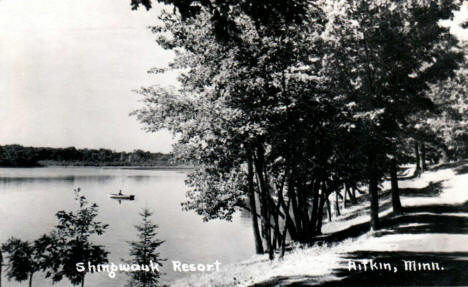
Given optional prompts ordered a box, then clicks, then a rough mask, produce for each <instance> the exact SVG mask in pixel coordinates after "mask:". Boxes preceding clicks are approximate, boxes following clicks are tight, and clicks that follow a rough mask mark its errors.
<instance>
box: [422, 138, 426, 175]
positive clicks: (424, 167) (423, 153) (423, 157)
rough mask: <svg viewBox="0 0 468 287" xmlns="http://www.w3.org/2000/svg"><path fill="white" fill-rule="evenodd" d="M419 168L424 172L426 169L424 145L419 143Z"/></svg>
mask: <svg viewBox="0 0 468 287" xmlns="http://www.w3.org/2000/svg"><path fill="white" fill-rule="evenodd" d="M421 168H422V171H423V172H425V171H426V170H427V165H426V145H425V144H424V142H423V143H421Z"/></svg>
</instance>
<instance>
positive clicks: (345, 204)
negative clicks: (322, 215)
mask: <svg viewBox="0 0 468 287" xmlns="http://www.w3.org/2000/svg"><path fill="white" fill-rule="evenodd" d="M343 194H344V198H343V209H345V208H346V206H347V201H348V191H347V190H346V187H345V186H344V187H343Z"/></svg>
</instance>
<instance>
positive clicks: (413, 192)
mask: <svg viewBox="0 0 468 287" xmlns="http://www.w3.org/2000/svg"><path fill="white" fill-rule="evenodd" d="M443 182H444V181H443V180H440V181H437V182H430V183H429V184H428V185H427V186H426V187H423V188H400V196H402V197H435V196H439V195H440V194H441V193H442V191H443V189H442V183H443ZM391 196H392V191H391V190H385V191H383V192H381V193H380V195H379V200H380V202H381V204H380V206H379V211H380V212H382V211H386V210H388V209H390V208H391V207H392V202H391V200H390V198H391ZM358 199H359V202H360V203H361V204H362V203H363V202H364V201H369V196H368V195H367V194H366V195H364V196H361V197H360V198H358ZM363 214H370V209H369V204H366V205H365V206H363V207H360V208H358V209H355V210H353V212H352V213H351V214H349V215H346V216H342V217H340V218H339V219H337V220H338V221H346V220H351V219H354V218H356V217H359V216H362V215H363Z"/></svg>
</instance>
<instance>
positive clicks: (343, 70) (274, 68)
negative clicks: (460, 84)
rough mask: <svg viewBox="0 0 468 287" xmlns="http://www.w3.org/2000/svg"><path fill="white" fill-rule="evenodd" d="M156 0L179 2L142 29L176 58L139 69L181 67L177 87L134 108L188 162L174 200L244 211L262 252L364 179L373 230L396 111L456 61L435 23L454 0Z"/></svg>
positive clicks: (298, 231)
mask: <svg viewBox="0 0 468 287" xmlns="http://www.w3.org/2000/svg"><path fill="white" fill-rule="evenodd" d="M134 2H141V1H134ZM162 2H164V3H166V4H167V3H170V4H174V6H175V7H176V8H177V9H178V10H177V9H176V10H174V11H178V13H171V12H169V11H162V13H161V16H160V20H161V23H162V24H161V25H160V26H156V27H153V28H152V29H153V32H155V33H156V34H157V35H158V40H157V41H158V43H159V44H160V45H161V46H162V47H163V48H165V49H169V50H173V51H174V52H175V53H176V58H175V60H174V61H173V63H171V64H170V65H169V66H168V67H162V68H159V67H158V68H155V69H153V70H152V72H154V73H161V72H165V71H168V70H171V69H178V70H181V76H180V77H179V80H180V82H181V88H180V89H179V90H174V89H168V88H160V87H149V88H142V89H141V90H140V91H139V92H140V93H141V94H142V95H143V97H144V100H143V101H144V103H145V107H144V108H142V109H140V110H138V111H136V112H135V114H136V115H137V118H138V120H139V121H141V122H142V123H143V124H145V126H146V128H147V130H148V131H151V132H152V131H156V130H159V129H162V128H167V129H169V130H171V131H172V132H174V133H175V134H177V135H178V138H179V141H178V143H177V145H176V147H175V153H176V156H177V157H179V158H180V159H181V160H182V161H189V160H191V162H192V163H194V164H195V165H196V166H197V169H196V170H195V171H194V172H193V173H192V174H191V175H189V178H188V183H189V185H190V186H191V189H190V190H189V191H188V194H187V195H188V196H187V197H188V201H187V202H185V203H184V204H183V206H184V207H185V208H186V209H193V210H195V211H197V212H198V213H199V214H201V215H203V217H204V219H205V220H209V219H213V218H222V219H227V220H229V219H231V217H232V214H233V213H234V212H235V211H236V209H237V208H239V207H240V208H244V209H247V210H249V211H250V212H251V213H252V214H255V215H256V216H254V217H253V219H252V224H253V227H254V228H253V230H254V234H255V240H256V248H257V250H262V248H260V247H263V246H261V244H260V242H259V238H258V234H261V237H262V239H263V242H262V243H265V244H264V246H265V247H266V248H265V251H267V252H268V253H269V256H270V258H272V257H273V254H274V253H273V251H274V249H275V248H277V247H278V243H279V242H284V240H282V239H284V238H286V232H287V233H289V235H290V238H291V239H292V240H295V241H300V242H305V243H310V242H311V241H313V236H315V235H317V234H320V233H321V225H322V213H323V207H324V204H325V202H327V201H328V197H329V195H330V194H332V193H333V192H336V193H337V194H336V195H338V192H339V190H340V189H341V188H342V187H343V186H344V185H345V184H346V185H347V186H354V187H356V186H358V185H360V184H362V183H367V184H368V185H369V190H370V193H371V207H372V208H371V209H372V217H371V223H372V224H371V225H372V228H373V229H377V228H378V185H379V183H380V182H381V180H382V178H383V175H384V173H385V172H386V171H388V170H389V167H390V166H391V165H390V164H389V162H390V159H391V156H392V155H394V154H396V153H397V149H396V144H395V143H396V142H398V139H399V137H400V136H402V134H404V128H405V121H406V120H407V118H408V116H409V115H411V114H414V113H415V112H416V111H419V110H421V109H429V108H430V107H431V101H429V100H428V99H427V98H426V97H425V95H424V91H425V90H427V86H428V84H429V83H431V82H434V81H436V80H438V79H442V78H444V77H447V75H449V74H450V71H451V69H453V67H454V66H456V61H457V53H452V51H451V50H450V47H451V45H452V44H453V43H454V41H452V39H451V38H450V37H449V36H448V31H447V30H446V29H445V30H444V29H442V28H439V26H438V25H437V23H438V21H439V19H445V18H449V17H450V15H451V12H452V10H453V9H455V8H457V3H454V4H453V5H452V4H450V3H448V2H444V3H442V4H440V5H439V4H438V3H435V1H410V2H411V3H406V2H404V3H403V1H401V2H395V1H378V2H377V3H375V1H365V0H356V1H326V0H323V1H317V2H313V3H310V1H289V2H288V3H286V4H285V2H284V1H281V3H283V4H284V5H285V6H284V7H283V8H284V10H281V9H277V6H275V5H278V4H279V2H278V1H266V2H268V3H265V1H255V2H256V3H258V4H256V3H253V2H254V1H241V2H236V3H234V2H230V3H226V2H225V1H206V2H205V1H186V2H184V3H186V4H187V5H188V6H189V8H187V7H185V6H183V5H182V4H180V3H179V2H178V1H162ZM429 2H430V3H429ZM433 2H434V3H433ZM146 3H150V2H149V1H146ZM223 3H224V4H223ZM244 3H245V5H243V4H244ZM304 4H307V5H304ZM308 4H311V5H308ZM184 5H185V4H184ZM289 5H291V6H294V5H295V7H296V8H297V9H296V10H294V9H289V8H290V7H289ZM395 5H396V6H395ZM405 5H406V6H405ZM431 5H432V6H434V5H435V6H434V7H432V6H431ZM136 6H138V4H137V5H136ZM246 7H247V8H246ZM248 7H250V8H248ZM262 7H263V8H265V7H268V8H269V9H270V10H271V11H272V13H271V14H272V16H271V17H266V18H265V17H264V16H262V15H263V14H261V13H257V12H259V11H262ZM275 7H276V8H275ZM304 7H307V8H304ZM147 8H149V7H148V6H147ZM184 9H185V10H184ZM293 10H294V12H295V16H294V17H290V16H288V15H290V13H291V11H293ZM268 15H269V14H268ZM297 17H298V18H297ZM299 18H300V19H299ZM220 21H221V22H223V21H224V23H225V24H228V25H225V26H224V27H225V28H223V29H221V28H220V27H219V23H221V22H220ZM220 29H221V32H222V33H221V34H224V35H225V36H226V35H227V36H226V37H220V34H219V32H220ZM427 51H430V52H431V53H430V56H428V55H427ZM394 164H396V163H394ZM395 170H396V168H395ZM392 174H395V173H392ZM252 182H253V187H252ZM256 203H258V205H256ZM255 218H257V219H258V221H259V222H256V220H255ZM258 223H259V224H260V225H261V228H258V226H257V224H258ZM280 223H284V224H280ZM280 226H284V229H283V232H281V230H280ZM258 229H260V231H261V232H257V231H256V230H258ZM283 246H284V245H283Z"/></svg>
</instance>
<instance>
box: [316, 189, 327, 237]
mask: <svg viewBox="0 0 468 287" xmlns="http://www.w3.org/2000/svg"><path fill="white" fill-rule="evenodd" d="M323 185H324V184H323ZM324 192H325V189H324V188H322V192H321V193H320V202H319V209H318V214H317V229H316V233H317V234H322V220H323V205H324V204H325V194H324Z"/></svg>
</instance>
